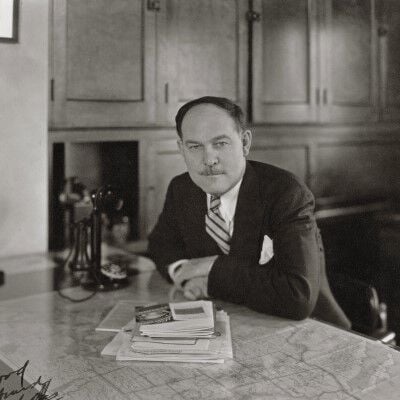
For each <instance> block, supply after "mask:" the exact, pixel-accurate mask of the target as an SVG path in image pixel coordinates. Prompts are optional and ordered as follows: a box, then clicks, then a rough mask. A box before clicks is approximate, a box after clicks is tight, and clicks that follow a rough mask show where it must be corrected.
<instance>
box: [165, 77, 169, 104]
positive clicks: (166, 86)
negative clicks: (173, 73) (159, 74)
mask: <svg viewBox="0 0 400 400" xmlns="http://www.w3.org/2000/svg"><path fill="white" fill-rule="evenodd" d="M164 101H165V103H168V102H169V84H168V82H167V83H166V84H165V85H164Z"/></svg>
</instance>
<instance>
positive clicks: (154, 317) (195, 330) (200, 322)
mask: <svg viewBox="0 0 400 400" xmlns="http://www.w3.org/2000/svg"><path fill="white" fill-rule="evenodd" d="M136 321H137V322H138V324H139V332H140V335H142V336H150V337H153V338H156V337H163V338H181V337H184V338H191V337H193V338H207V337H212V336H213V335H214V333H215V332H214V329H215V318H214V309H213V304H212V302H211V301H188V302H182V303H169V304H163V305H161V306H152V307H138V308H137V309H136Z"/></svg>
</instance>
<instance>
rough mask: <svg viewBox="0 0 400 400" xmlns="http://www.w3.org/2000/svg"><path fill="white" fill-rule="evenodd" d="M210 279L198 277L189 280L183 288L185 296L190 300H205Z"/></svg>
mask: <svg viewBox="0 0 400 400" xmlns="http://www.w3.org/2000/svg"><path fill="white" fill-rule="evenodd" d="M207 285H208V277H204V276H198V277H196V278H192V279H190V280H188V281H187V282H186V283H185V285H184V287H183V295H184V296H185V297H186V298H187V299H189V300H198V299H205V298H207V297H208V293H207Z"/></svg>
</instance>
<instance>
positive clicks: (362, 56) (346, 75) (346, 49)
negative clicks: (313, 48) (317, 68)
mask: <svg viewBox="0 0 400 400" xmlns="http://www.w3.org/2000/svg"><path fill="white" fill-rule="evenodd" d="M374 4H375V1H374V0H326V1H324V10H323V14H324V20H323V22H324V24H323V26H324V29H323V31H322V32H321V33H320V35H321V51H320V53H321V66H322V72H321V85H320V87H321V88H322V111H323V112H322V120H323V121H339V122H353V121H374V120H377V117H378V81H377V79H378V70H377V67H378V57H377V23H376V17H375V7H374Z"/></svg>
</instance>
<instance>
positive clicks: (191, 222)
mask: <svg viewBox="0 0 400 400" xmlns="http://www.w3.org/2000/svg"><path fill="white" fill-rule="evenodd" d="M186 204H187V208H186V210H185V218H184V220H185V227H184V229H185V236H186V237H187V238H188V240H189V241H190V242H191V246H189V248H190V249H191V250H192V252H193V254H190V255H189V256H190V257H202V256H204V254H203V253H204V252H205V254H208V255H214V254H222V251H221V249H220V248H219V247H218V245H217V243H216V242H215V240H213V239H212V238H211V236H210V235H208V234H207V232H206V229H205V215H206V213H207V195H206V193H205V192H203V191H202V190H201V189H200V188H199V187H198V186H196V185H195V184H194V183H192V184H191V185H190V188H189V190H188V192H187V202H186Z"/></svg>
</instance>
